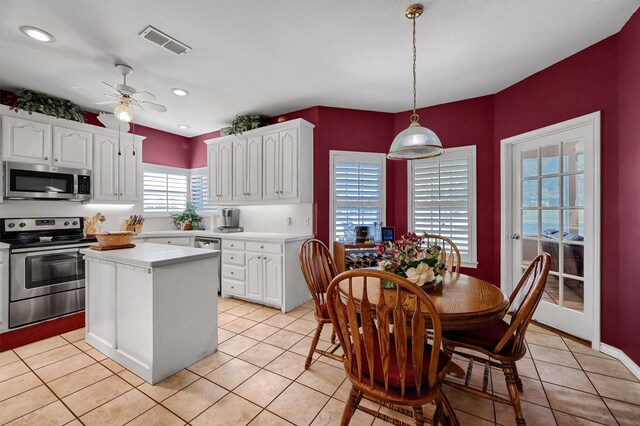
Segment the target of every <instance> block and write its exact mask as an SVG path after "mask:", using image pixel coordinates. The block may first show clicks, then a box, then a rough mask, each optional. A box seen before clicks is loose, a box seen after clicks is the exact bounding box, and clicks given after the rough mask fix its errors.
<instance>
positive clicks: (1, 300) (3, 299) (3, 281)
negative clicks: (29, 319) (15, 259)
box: [0, 249, 9, 331]
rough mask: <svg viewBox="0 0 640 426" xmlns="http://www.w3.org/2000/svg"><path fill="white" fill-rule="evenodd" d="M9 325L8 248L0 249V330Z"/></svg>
mask: <svg viewBox="0 0 640 426" xmlns="http://www.w3.org/2000/svg"><path fill="white" fill-rule="evenodd" d="M8 327H9V249H0V331H2V330H6V329H7V328H8Z"/></svg>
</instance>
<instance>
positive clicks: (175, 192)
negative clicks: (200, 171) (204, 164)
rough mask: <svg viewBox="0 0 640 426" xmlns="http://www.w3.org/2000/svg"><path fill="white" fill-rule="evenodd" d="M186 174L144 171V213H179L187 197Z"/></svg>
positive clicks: (155, 170) (185, 203) (152, 170)
mask: <svg viewBox="0 0 640 426" xmlns="http://www.w3.org/2000/svg"><path fill="white" fill-rule="evenodd" d="M188 184H189V181H188V173H187V172H177V171H176V172H173V171H165V170H160V169H145V170H144V191H143V198H144V211H145V212H172V211H181V210H184V208H185V207H186V205H187V199H188V196H189V187H188Z"/></svg>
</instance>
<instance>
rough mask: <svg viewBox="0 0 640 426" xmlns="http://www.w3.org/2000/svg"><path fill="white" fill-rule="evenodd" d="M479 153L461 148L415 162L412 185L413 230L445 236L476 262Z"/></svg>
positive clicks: (461, 253)
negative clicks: (476, 196)
mask: <svg viewBox="0 0 640 426" xmlns="http://www.w3.org/2000/svg"><path fill="white" fill-rule="evenodd" d="M474 166H475V150H470V149H468V148H467V149H465V148H460V149H455V150H451V151H449V150H448V151H447V152H446V153H445V154H444V155H442V156H440V157H436V158H429V159H424V160H414V161H412V166H411V175H410V179H411V182H410V186H409V190H410V192H411V194H410V196H411V200H412V211H411V213H410V214H411V215H412V218H413V220H412V229H413V230H414V231H415V232H416V233H423V232H426V233H428V234H437V235H442V236H444V237H447V238H449V239H451V240H452V241H453V242H454V243H455V244H456V245H457V246H458V249H459V250H460V255H461V257H462V260H463V261H467V262H475V229H474V223H475V182H473V179H475V172H474Z"/></svg>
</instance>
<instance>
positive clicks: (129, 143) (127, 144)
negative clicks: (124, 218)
mask: <svg viewBox="0 0 640 426" xmlns="http://www.w3.org/2000/svg"><path fill="white" fill-rule="evenodd" d="M139 151H140V150H139V149H138V144H137V143H136V141H135V140H133V139H130V138H128V137H127V138H126V140H121V141H120V164H119V169H120V170H119V172H120V173H119V180H118V197H119V199H120V201H134V202H135V201H139V200H140V190H139V188H138V183H139V180H140V179H139V172H140V164H139V158H141V155H142V153H141V152H139Z"/></svg>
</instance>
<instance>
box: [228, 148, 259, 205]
mask: <svg viewBox="0 0 640 426" xmlns="http://www.w3.org/2000/svg"><path fill="white" fill-rule="evenodd" d="M261 199H262V137H261V136H254V137H251V138H248V139H239V140H235V141H233V200H234V201H258V200H261Z"/></svg>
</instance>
